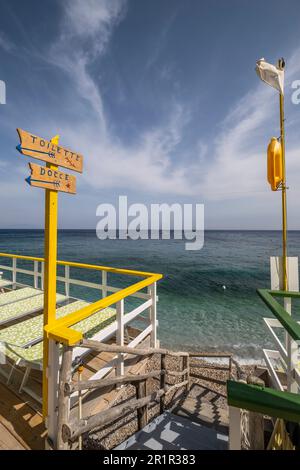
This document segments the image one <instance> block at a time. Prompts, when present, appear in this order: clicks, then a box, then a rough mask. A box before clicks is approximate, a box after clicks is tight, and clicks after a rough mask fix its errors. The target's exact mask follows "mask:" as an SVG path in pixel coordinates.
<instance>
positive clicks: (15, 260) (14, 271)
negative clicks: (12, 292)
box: [12, 258, 17, 287]
mask: <svg viewBox="0 0 300 470" xmlns="http://www.w3.org/2000/svg"><path fill="white" fill-rule="evenodd" d="M12 269H13V271H12V282H13V287H15V286H16V283H17V258H13V260H12Z"/></svg>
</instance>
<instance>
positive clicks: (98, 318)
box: [0, 304, 116, 402]
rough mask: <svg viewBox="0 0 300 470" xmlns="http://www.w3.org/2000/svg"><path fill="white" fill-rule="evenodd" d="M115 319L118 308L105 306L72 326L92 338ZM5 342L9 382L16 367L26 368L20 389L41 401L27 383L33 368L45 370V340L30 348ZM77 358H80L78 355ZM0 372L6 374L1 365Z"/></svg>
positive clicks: (4, 349) (4, 352)
mask: <svg viewBox="0 0 300 470" xmlns="http://www.w3.org/2000/svg"><path fill="white" fill-rule="evenodd" d="M72 305H73V304H70V305H69V307H70V308H72ZM66 307H67V306H66ZM76 310H77V308H76ZM68 313H70V312H68ZM115 319H116V310H115V309H112V308H105V309H103V310H101V311H100V312H97V313H94V314H93V315H91V316H90V317H88V318H86V319H84V320H82V321H80V322H78V323H77V324H75V325H73V326H72V328H73V329H74V330H77V331H80V332H81V333H82V334H83V335H84V337H85V338H89V339H91V338H93V337H94V336H95V335H97V333H99V331H101V330H102V329H104V328H106V327H107V326H109V325H110V324H111V323H112V322H113V321H114V320H115ZM3 344H4V347H3V354H4V355H5V356H6V357H7V358H8V359H9V360H10V362H12V368H11V370H10V372H9V374H8V376H7V383H9V382H10V380H11V377H12V374H13V372H14V370H15V369H16V367H21V368H25V372H24V375H23V378H22V381H21V385H20V388H19V391H20V392H22V390H24V391H26V392H27V393H28V394H29V395H31V396H32V397H33V398H35V399H36V400H38V401H39V402H40V401H41V398H40V397H37V395H36V394H35V393H34V392H32V390H30V388H28V387H26V383H27V381H28V377H29V374H30V372H31V370H32V369H34V370H39V371H42V370H43V341H40V342H39V343H37V344H35V345H34V346H32V347H29V348H24V347H19V346H14V345H11V344H9V343H7V342H6V343H3ZM75 351H76V348H75V349H74V352H75ZM85 353H86V351H85ZM76 359H78V357H77V356H76ZM0 372H2V373H3V375H5V373H4V371H3V370H2V371H1V367H0Z"/></svg>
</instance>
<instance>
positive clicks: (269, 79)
mask: <svg viewBox="0 0 300 470" xmlns="http://www.w3.org/2000/svg"><path fill="white" fill-rule="evenodd" d="M284 69H285V61H284V59H283V58H281V59H279V60H278V63H277V66H275V65H272V64H269V63H268V62H266V61H265V60H264V59H260V60H258V61H257V63H256V72H257V75H258V76H259V78H260V79H261V80H262V81H263V82H265V83H267V85H270V86H271V87H272V88H275V89H276V90H278V91H279V111H280V158H281V165H280V166H281V170H280V173H281V174H280V183H279V184H276V187H275V188H274V187H272V189H273V190H275V191H277V190H278V189H279V188H280V189H281V201H282V288H283V290H284V291H287V290H288V276H287V201H286V189H287V187H286V172H285V130H284ZM275 157H276V156H275V155H274V159H275ZM277 157H278V155H277ZM268 164H269V159H268ZM273 164H274V168H275V160H274V162H273ZM274 171H275V169H274ZM268 173H269V171H268ZM274 176H275V175H274Z"/></svg>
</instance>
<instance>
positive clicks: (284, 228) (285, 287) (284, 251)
mask: <svg viewBox="0 0 300 470" xmlns="http://www.w3.org/2000/svg"><path fill="white" fill-rule="evenodd" d="M279 107H280V141H281V148H282V192H281V196H282V274H283V290H285V291H286V290H288V280H287V208H286V175H285V131H284V96H283V95H282V94H281V93H280V95H279Z"/></svg>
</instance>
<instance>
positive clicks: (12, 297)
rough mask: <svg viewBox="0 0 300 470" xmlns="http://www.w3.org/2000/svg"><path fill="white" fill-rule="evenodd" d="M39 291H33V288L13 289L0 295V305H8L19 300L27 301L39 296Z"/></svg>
mask: <svg viewBox="0 0 300 470" xmlns="http://www.w3.org/2000/svg"><path fill="white" fill-rule="evenodd" d="M41 292H42V291H41V290H39V289H34V288H33V287H24V288H21V289H14V290H11V291H9V292H5V293H3V294H1V295H0V305H9V304H12V303H14V302H18V301H19V300H23V299H27V298H31V297H34V296H36V295H39V294H41Z"/></svg>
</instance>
